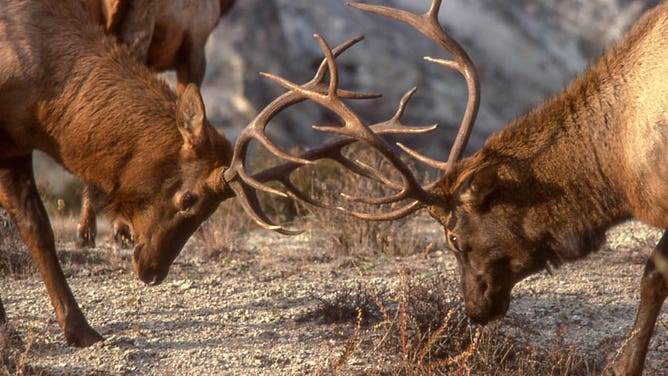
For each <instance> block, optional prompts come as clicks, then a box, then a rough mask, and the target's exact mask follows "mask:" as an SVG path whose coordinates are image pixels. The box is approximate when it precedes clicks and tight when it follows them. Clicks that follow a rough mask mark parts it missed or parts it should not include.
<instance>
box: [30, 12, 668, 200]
mask: <svg viewBox="0 0 668 376" xmlns="http://www.w3.org/2000/svg"><path fill="white" fill-rule="evenodd" d="M365 2H367V3H374V4H382V5H387V6H393V7H398V8H402V9H406V10H410V11H413V12H418V13H422V12H424V11H426V10H427V9H428V7H429V4H430V1H429V0H366V1H365ZM658 2H659V1H658V0H512V1H511V0H444V1H443V5H442V9H441V12H440V20H441V23H442V24H443V25H444V26H445V28H446V30H447V31H448V32H449V33H450V34H451V35H452V36H453V37H454V38H455V39H457V40H458V41H459V42H460V43H461V44H462V45H463V47H464V48H465V49H466V50H467V51H468V53H469V55H470V56H471V58H472V59H473V61H474V62H475V64H476V65H477V67H478V70H479V73H480V80H481V86H482V102H481V107H480V112H479V115H478V120H477V122H476V125H475V127H474V131H473V135H472V137H471V141H470V144H469V147H468V152H469V153H470V152H472V151H474V150H476V149H478V148H479V147H480V146H481V145H482V143H483V141H484V140H485V138H487V137H488V136H489V134H490V133H492V132H494V131H496V130H498V129H499V128H500V127H502V126H503V124H504V123H506V122H507V121H509V120H511V119H513V118H514V117H516V116H518V115H520V114H522V113H523V112H525V111H526V110H527V109H529V108H530V107H531V106H533V105H535V104H538V103H540V102H542V101H543V100H544V99H545V98H546V97H548V96H549V95H551V94H553V93H555V92H556V91H558V90H559V89H560V88H561V87H562V86H563V85H564V84H566V83H567V82H568V81H570V80H571V79H572V78H573V77H574V75H576V74H578V73H580V72H582V71H583V70H584V69H585V67H586V66H587V64H588V63H590V62H592V61H595V59H596V57H597V56H599V54H600V53H601V51H602V49H603V48H604V47H605V46H606V45H609V44H610V43H611V42H613V41H615V40H617V39H618V38H619V37H620V36H621V34H622V33H623V32H624V31H625V30H626V29H627V28H628V27H629V26H630V25H631V24H632V23H633V22H634V21H635V20H636V19H637V18H638V17H639V15H640V14H641V13H642V12H643V11H644V10H646V9H647V8H648V7H651V6H653V5H655V4H656V3H658ZM345 3H346V2H345V1H344V0H238V1H237V4H236V5H235V6H234V8H233V10H232V11H231V12H230V13H229V14H228V15H227V16H226V17H224V18H223V19H221V21H220V23H219V25H218V27H217V29H216V30H215V32H214V34H213V35H211V37H210V39H209V42H208V44H207V59H208V65H207V74H206V78H205V81H204V84H203V87H202V92H203V94H204V99H205V102H206V108H207V113H208V117H209V119H210V120H211V122H212V123H213V124H214V125H215V126H216V127H217V128H218V129H219V130H221V131H223V132H225V134H226V135H227V136H228V137H229V138H232V139H234V138H235V137H236V135H237V134H238V132H239V130H240V129H242V128H243V127H244V126H245V125H246V124H247V123H248V122H249V121H250V120H251V119H252V118H253V117H254V116H255V114H256V113H257V112H258V111H259V110H261V109H262V108H263V107H264V106H266V105H267V104H268V103H269V102H270V101H271V100H272V99H273V98H275V97H276V96H278V95H280V94H281V93H282V92H283V89H282V88H280V87H278V86H277V85H275V84H273V83H271V82H269V81H267V80H266V79H264V78H262V77H260V75H259V74H258V73H259V72H269V73H273V74H276V75H280V76H282V77H284V78H287V79H289V80H291V81H293V82H298V83H302V82H305V81H307V80H309V79H310V78H311V77H312V75H313V72H314V70H315V68H316V67H317V66H318V64H319V62H320V61H321V59H322V53H321V51H320V49H319V47H318V44H317V43H316V41H315V40H314V39H313V37H312V35H313V33H319V34H321V35H322V36H323V37H324V38H325V39H326V40H327V41H328V42H329V44H330V45H331V46H334V45H337V44H339V43H341V42H343V41H345V40H347V39H349V38H351V37H354V36H357V35H364V36H365V37H366V39H365V40H364V41H362V42H361V43H360V44H358V45H356V46H354V47H353V48H352V49H351V50H349V51H348V52H346V53H345V54H344V55H342V56H341V57H340V58H339V59H338V61H339V68H340V71H341V81H342V87H343V88H346V89H354V90H362V91H372V92H378V93H382V94H383V97H382V98H380V99H377V100H370V101H363V102H360V103H355V109H356V110H357V111H358V113H359V114H360V116H361V117H362V119H363V120H365V121H368V122H377V121H381V120H385V119H387V118H389V117H390V116H391V115H392V114H393V113H394V111H395V109H396V106H397V103H398V101H399V99H400V98H401V96H402V95H403V94H404V93H405V92H406V91H407V90H409V89H410V88H411V87H413V86H417V87H418V93H417V94H416V96H415V97H414V99H413V100H412V102H411V103H410V104H409V107H408V110H407V112H406V115H405V120H406V122H407V123H408V124H432V123H438V124H439V125H440V127H439V130H438V131H437V133H436V134H434V135H433V136H429V137H421V138H420V137H418V138H417V140H413V141H412V142H413V145H415V143H419V145H418V149H419V150H420V151H422V152H424V153H426V154H428V155H429V156H431V157H433V158H439V159H445V158H446V156H447V152H448V150H449V147H450V143H451V141H452V138H453V137H454V134H455V132H456V128H457V127H458V125H459V122H460V120H461V116H462V113H463V109H464V106H465V105H466V98H467V92H466V87H465V84H464V81H463V79H462V78H461V77H460V76H459V75H458V74H456V73H453V72H449V71H447V70H445V69H443V68H441V67H438V66H435V65H433V64H430V63H427V62H425V61H424V60H423V56H433V57H447V54H446V53H444V52H443V51H441V50H440V49H439V48H438V47H437V46H435V45H433V44H431V43H430V42H429V41H428V40H427V39H426V38H424V37H423V36H422V35H420V34H419V33H417V32H415V31H414V30H412V29H410V28H408V27H406V26H404V25H403V24H399V23H397V22H394V21H391V20H386V19H383V18H380V17H378V16H373V15H369V14H365V13H362V12H360V11H358V10H355V9H352V8H350V7H347V6H346V5H345ZM165 76H166V77H167V79H168V80H171V81H173V74H166V75H165ZM335 123H336V119H335V118H333V117H332V116H331V115H330V114H329V113H327V112H325V111H323V110H322V109H321V108H318V107H317V106H315V105H309V104H300V105H297V106H295V107H294V108H292V109H290V110H289V111H286V112H285V113H283V114H281V116H279V117H278V118H277V119H276V121H274V122H273V123H272V124H271V125H270V127H269V129H270V133H271V135H272V137H273V138H274V139H275V140H276V141H277V142H279V143H280V144H281V145H283V146H284V147H286V148H289V147H291V146H301V147H305V146H308V145H315V144H316V143H317V142H319V141H320V140H322V139H323V138H325V137H326V135H322V134H318V133H317V132H314V131H312V130H311V128H310V126H311V125H313V124H325V125H331V124H335ZM425 141H428V142H425ZM407 142H408V143H409V144H410V143H411V140H407ZM36 168H37V170H38V179H39V180H40V182H41V186H44V187H46V188H48V189H47V190H48V191H50V192H51V194H53V195H54V196H56V197H60V196H62V195H63V194H62V191H63V190H67V189H69V190H77V189H78V188H77V186H76V184H75V185H72V183H71V180H72V179H63V177H64V176H67V174H66V173H65V172H64V171H63V170H62V169H59V168H55V167H53V163H52V162H49V161H48V160H47V158H45V157H40V158H38V160H37V162H36ZM69 206H70V207H71V205H69Z"/></svg>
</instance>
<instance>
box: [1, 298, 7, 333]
mask: <svg viewBox="0 0 668 376" xmlns="http://www.w3.org/2000/svg"><path fill="white" fill-rule="evenodd" d="M6 323H7V314H6V313H5V307H4V306H3V305H2V298H1V297H0V326H2V325H3V324H6Z"/></svg>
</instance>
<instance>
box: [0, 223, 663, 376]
mask: <svg viewBox="0 0 668 376" xmlns="http://www.w3.org/2000/svg"><path fill="white" fill-rule="evenodd" d="M407 224H408V225H410V226H412V227H413V228H415V229H417V230H416V231H417V232H415V233H413V235H412V236H413V237H421V239H422V241H420V242H417V243H416V244H418V245H420V244H422V246H419V249H418V250H417V252H412V253H411V254H409V255H404V256H400V257H395V256H389V255H387V254H369V253H368V252H364V251H361V252H359V253H351V252H350V251H346V252H343V251H341V250H340V249H337V247H340V246H341V245H340V244H338V243H337V242H336V241H333V240H332V239H329V238H328V236H327V234H328V233H327V232H326V231H325V230H316V229H310V230H308V231H306V232H305V233H304V234H302V235H299V236H296V237H284V236H280V235H276V234H273V233H269V232H265V231H250V232H248V233H245V234H243V235H239V236H237V239H236V240H234V241H233V246H230V247H221V246H220V244H219V242H220V240H218V241H212V240H211V239H210V237H211V236H215V235H216V234H219V231H218V230H215V231H209V232H207V233H203V234H199V235H197V236H195V237H194V239H193V240H192V241H191V242H190V243H189V244H188V245H187V247H186V249H185V250H184V252H183V254H182V255H181V256H179V258H178V259H177V262H176V263H175V265H174V266H173V267H172V270H171V272H170V276H169V278H168V280H167V281H165V282H164V283H163V284H162V285H161V286H158V287H153V288H149V287H146V286H143V285H142V284H141V283H140V282H139V281H138V280H137V279H136V278H135V277H134V276H133V275H132V271H131V268H130V265H129V260H128V251H123V250H115V249H113V247H111V246H109V245H108V244H103V245H102V246H100V247H99V248H98V249H94V250H86V251H75V250H74V246H73V243H71V242H61V243H60V244H59V248H60V249H61V250H62V252H61V259H62V260H63V263H64V264H65V265H66V266H65V270H66V273H67V274H68V278H69V282H70V285H71V287H72V289H73V291H74V294H75V296H76V297H77V299H78V301H79V303H80V305H81V306H82V307H83V310H84V312H85V313H86V315H87V317H88V319H89V321H90V323H91V324H92V325H93V327H95V328H97V329H98V330H99V331H100V333H101V334H103V335H104V336H105V337H106V340H105V341H104V342H102V343H99V344H97V345H95V346H93V347H91V348H86V349H76V348H71V347H67V346H66V345H65V344H64V341H63V336H62V335H61V333H60V330H59V328H58V326H57V324H56V323H55V321H54V318H53V314H52V309H51V306H50V304H49V302H48V299H47V296H46V292H45V290H44V287H43V284H42V282H41V280H40V278H39V276H38V275H36V274H35V273H34V271H31V270H27V271H26V270H23V271H21V270H19V271H14V272H11V273H7V274H8V275H5V276H4V277H0V291H1V292H2V298H3V300H4V303H5V308H6V310H7V314H8V317H9V321H10V326H9V329H8V330H6V332H5V333H6V337H7V338H6V340H7V341H8V343H9V344H10V345H9V346H7V345H6V349H5V352H6V354H5V356H4V357H2V360H4V361H5V363H7V364H4V365H0V375H2V374H3V373H13V372H17V370H18V371H26V372H28V373H31V372H32V373H42V374H46V375H90V374H93V375H117V374H132V375H135V374H137V375H202V374H220V375H239V374H248V375H301V374H345V375H348V374H418V373H421V372H424V370H425V368H422V369H420V368H419V367H417V366H416V364H417V363H421V364H424V363H426V359H427V358H428V357H429V355H427V356H425V355H424V352H423V353H421V354H418V353H419V352H420V351H418V350H419V349H418V348H417V347H418V344H417V343H416V342H411V339H410V337H408V335H406V334H405V333H404V334H402V333H401V331H400V330H399V331H396V330H395V331H392V330H389V329H385V328H386V327H385V326H384V325H388V322H390V321H393V320H394V322H395V324H396V323H399V322H401V320H400V319H397V317H399V316H400V313H401V309H398V307H401V302H402V299H405V298H406V292H407V291H408V290H407V287H406V285H407V284H409V283H410V284H411V285H416V286H417V285H420V284H422V283H426V284H427V285H428V286H431V287H429V288H430V289H432V288H433V287H434V286H436V287H437V286H442V285H439V284H438V283H437V284H434V283H433V281H435V280H440V281H441V282H440V283H441V284H442V283H446V284H447V285H448V286H453V285H455V284H456V280H457V276H456V273H457V272H456V264H455V260H454V258H453V257H452V256H451V255H450V254H449V252H448V251H447V250H445V249H443V245H442V243H441V240H440V237H441V236H442V235H441V232H440V229H439V228H438V226H436V225H435V224H434V223H433V221H431V220H429V219H428V218H425V217H418V218H415V219H413V220H411V221H409V222H408V223H407ZM207 234H208V235H207ZM658 234H659V233H658V232H657V231H655V230H651V229H648V228H646V227H643V226H641V225H638V224H636V223H629V224H626V225H624V226H622V227H620V228H617V229H615V230H614V231H613V232H612V233H611V234H610V236H609V238H610V240H609V242H608V245H607V246H606V247H605V248H604V249H603V250H601V251H600V252H598V253H597V254H595V255H593V256H592V257H590V258H589V259H587V260H585V261H583V262H580V263H577V264H572V265H567V266H565V267H563V268H561V269H560V270H558V271H556V272H555V273H554V275H552V276H550V275H548V274H546V273H544V274H541V275H537V276H534V277H531V278H529V279H527V280H526V281H524V282H522V283H521V284H520V285H519V286H518V287H516V289H515V291H514V295H513V303H512V304H511V310H510V312H509V314H508V316H507V318H505V319H504V320H502V321H501V322H500V323H499V324H498V325H497V326H496V328H497V329H495V330H496V332H490V333H496V335H498V336H504V338H505V336H506V335H510V336H512V338H514V339H515V340H516V342H513V343H514V344H515V345H514V346H515V347H516V348H521V347H522V346H525V345H526V347H527V349H528V348H529V347H531V349H532V350H531V351H532V353H536V354H537V355H538V356H539V357H540V358H541V359H544V357H543V355H544V354H546V353H550V351H554V349H556V348H558V349H559V351H562V353H560V354H563V351H566V352H568V353H569V354H570V356H574V357H578V358H580V359H585V360H586V362H587V363H588V364H589V366H591V367H592V370H593V371H590V370H584V369H580V370H579V371H578V372H575V373H578V374H596V373H600V372H601V370H602V369H603V368H604V367H605V364H606V363H607V362H608V360H609V359H610V358H611V357H614V355H615V349H616V347H618V346H619V345H620V344H621V343H622V342H623V338H624V335H625V334H626V332H627V330H628V329H629V327H630V325H631V323H632V320H633V316H634V314H635V307H636V304H637V299H638V283H639V278H640V275H641V274H642V269H643V264H644V261H645V259H646V256H647V255H648V253H649V251H650V249H651V245H652V244H653V243H654V241H655V240H656V238H657V237H658ZM207 237H209V238H207ZM397 241H399V240H397ZM216 244H218V245H216ZM214 246H215V247H218V249H217V250H211V249H205V248H207V247H214ZM406 281H408V282H406ZM411 291H418V290H411ZM420 291H422V292H421V294H422V293H424V294H426V295H425V296H428V295H429V294H432V293H435V292H433V291H430V290H426V291H425V290H420ZM369 293H370V296H372V297H373V299H374V301H375V303H371V305H372V306H373V305H374V304H375V305H376V306H377V307H378V306H380V307H383V309H385V310H386V312H385V313H382V312H381V313H378V312H379V311H376V316H375V317H374V316H373V314H369V316H368V317H366V316H365V317H364V319H363V320H361V321H360V320H358V319H356V318H355V316H356V315H355V314H354V313H353V314H352V315H348V316H346V315H345V313H341V312H340V311H337V312H339V314H341V315H342V317H340V319H336V318H332V317H331V313H332V312H331V311H332V310H334V311H335V310H336V306H342V305H343V306H345V305H346V304H348V305H349V306H351V305H352V306H354V305H364V304H367V305H368V304H369V303H368V302H364V301H363V300H364V299H362V298H361V297H363V296H369ZM456 295H457V294H456V293H452V294H450V295H447V294H446V295H443V296H445V300H448V299H450V298H449V296H452V300H453V302H452V304H453V305H454V306H455V307H457V306H458V304H459V303H458V302H457V301H456ZM425 299H427V300H428V299H429V298H425ZM351 301H352V303H351ZM367 310H368V311H372V309H369V307H367ZM664 311H665V309H664ZM365 312H366V311H365ZM446 313H447V312H445V313H443V315H445V314H446ZM334 314H336V312H334ZM383 315H384V316H383ZM660 319H661V322H660V325H659V326H658V328H657V331H656V335H655V336H654V338H653V340H652V344H651V349H650V355H649V359H648V364H647V371H646V374H647V375H663V374H665V372H666V371H665V370H668V342H667V341H666V339H667V337H668V336H667V329H666V325H665V322H666V314H665V313H663V314H662V316H661V318H660ZM357 322H359V325H358V324H356V323H357ZM409 324H410V323H409ZM389 325H390V326H391V324H389ZM409 326H410V325H409ZM400 327H401V325H398V326H397V328H399V329H400ZM498 328H501V329H500V330H499V329H498ZM473 330H474V331H473V332H472V333H475V328H474V329H473ZM494 335H495V334H489V333H488V334H486V336H488V339H487V340H488V341H489V340H490V338H492V340H493V336H494ZM402 336H403V337H402ZM389 337H396V338H394V339H392V338H389ZM402 338H403V340H402ZM407 338H408V339H407ZM406 342H408V343H406ZM392 344H394V345H392ZM402 346H403V347H402ZM406 346H408V348H406ZM411 346H413V347H414V348H413V350H411V349H410V347H411ZM474 346H475V345H474ZM477 346H478V347H479V348H482V345H481V344H477ZM571 346H572V347H571ZM465 347H466V346H465ZM471 347H472V346H471V345H470V344H469V345H468V347H466V349H468V350H472V349H471ZM7 348H8V349H7ZM473 350H475V349H473ZM430 351H432V350H430ZM411 354H412V355H411ZM417 355H419V356H417ZM559 356H560V357H563V355H559ZM420 357H422V358H420ZM409 358H412V359H409ZM8 359H9V360H8ZM471 359H473V358H471ZM460 360H461V359H460ZM12 362H13V364H12ZM411 362H412V364H413V365H412V366H411V365H410V364H411ZM462 364H464V367H460V372H463V371H462V370H464V371H465V370H466V360H464V362H463V363H462ZM438 372H442V373H443V374H445V373H447V372H445V371H438V369H436V370H435V371H434V373H438ZM496 372H497V373H499V374H502V373H503V372H504V371H502V370H497V371H496ZM532 372H533V371H522V372H521V373H523V374H531V373H532ZM536 372H538V371H536ZM541 372H542V371H541ZM554 372H555V374H569V373H571V372H572V371H566V372H565V373H564V371H563V370H562V371H554ZM463 373H464V372H463ZM472 373H473V374H480V373H476V372H475V369H474V370H473V371H472Z"/></svg>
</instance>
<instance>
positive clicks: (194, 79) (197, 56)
mask: <svg viewBox="0 0 668 376" xmlns="http://www.w3.org/2000/svg"><path fill="white" fill-rule="evenodd" d="M189 48H190V50H189V51H187V58H186V60H185V62H184V63H183V64H181V65H179V66H178V67H177V68H176V82H177V93H179V95H181V94H183V92H184V91H185V90H186V86H188V84H189V83H193V84H195V85H197V86H200V85H201V84H202V81H204V72H205V71H206V56H204V50H203V49H202V48H199V49H198V48H193V46H189ZM182 50H184V48H183V47H182ZM185 50H187V48H185ZM181 53H186V51H182V52H181Z"/></svg>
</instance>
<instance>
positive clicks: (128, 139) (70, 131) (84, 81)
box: [36, 2, 183, 193]
mask: <svg viewBox="0 0 668 376" xmlns="http://www.w3.org/2000/svg"><path fill="white" fill-rule="evenodd" d="M63 3H65V2H63ZM59 6H61V5H60V4H59ZM61 8H67V7H66V6H62V7H61ZM72 8H73V7H72ZM80 13H81V12H80V11H78V9H74V10H71V12H70V13H67V12H66V11H64V10H60V9H51V14H52V15H53V17H54V18H55V20H54V21H53V22H50V23H49V25H50V26H53V27H52V29H51V30H49V33H50V34H49V35H52V36H50V37H48V36H45V37H44V38H45V39H46V40H45V43H44V45H45V50H44V51H42V60H43V61H45V63H44V67H43V69H44V80H45V81H46V82H45V85H44V87H45V88H46V90H45V93H44V95H43V96H42V98H43V100H41V101H40V102H39V103H38V106H37V118H38V119H37V120H38V122H39V123H40V124H41V125H40V128H41V129H42V131H43V132H44V133H46V137H42V138H40V140H41V141H40V144H39V145H36V146H37V147H36V148H38V149H41V150H43V151H45V152H47V154H49V155H51V156H52V157H54V158H55V159H57V160H59V161H61V162H62V164H63V165H64V166H65V167H66V168H68V169H69V170H70V171H72V172H73V173H75V174H76V175H77V176H79V177H81V178H82V179H84V180H85V181H87V182H88V183H92V184H93V185H95V186H96V187H97V188H98V189H100V190H102V191H103V192H105V193H111V192H113V191H114V190H115V189H117V188H118V185H119V184H121V182H129V181H132V182H133V183H139V184H141V181H137V180H138V179H140V178H141V177H142V176H143V177H144V178H148V177H147V176H145V175H146V172H145V171H151V170H152V169H156V170H159V169H160V168H162V167H164V168H169V167H170V166H169V165H170V164H171V165H172V166H173V165H174V163H175V159H176V158H178V152H179V150H180V146H181V144H182V143H183V141H182V137H181V136H180V134H179V132H178V130H177V128H176V94H175V93H174V92H173V91H172V90H171V89H170V88H169V87H168V85H167V84H166V83H165V82H163V81H162V80H160V79H158V78H156V77H155V75H154V74H153V73H152V72H151V71H149V70H148V69H147V68H145V67H144V66H143V65H142V64H140V63H139V62H137V61H136V60H135V59H134V58H132V57H131V56H130V54H129V52H128V50H127V49H126V48H125V47H124V46H121V45H119V44H117V43H116V42H115V41H114V40H113V39H112V38H111V37H108V36H106V35H104V33H103V31H102V29H101V28H100V27H99V26H97V25H93V24H89V23H86V22H85V21H82V19H83V20H85V19H86V18H85V14H80ZM82 17H83V18H82ZM156 155H160V158H159V159H158V158H156V157H155V156H156ZM158 160H160V161H161V162H160V163H163V164H166V166H160V165H156V164H155V163H157V161H158ZM142 171H144V172H143V173H142ZM132 175H136V176H134V177H133V178H129V177H132ZM124 184H125V183H124Z"/></svg>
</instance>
